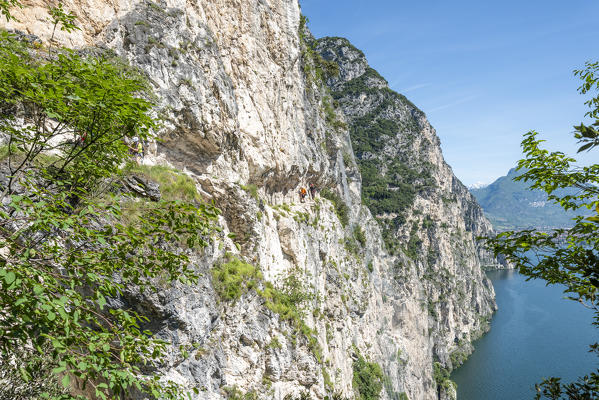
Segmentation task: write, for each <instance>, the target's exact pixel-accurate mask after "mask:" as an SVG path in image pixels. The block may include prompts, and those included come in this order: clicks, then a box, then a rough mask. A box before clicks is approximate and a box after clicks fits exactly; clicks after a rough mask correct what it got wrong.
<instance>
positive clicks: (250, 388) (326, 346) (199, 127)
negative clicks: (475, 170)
mask: <svg viewBox="0 0 599 400" xmlns="http://www.w3.org/2000/svg"><path fill="white" fill-rule="evenodd" d="M24 3H25V5H26V6H27V7H25V8H24V9H23V10H20V11H18V12H17V13H15V14H16V16H17V18H18V19H19V21H18V22H11V23H10V24H8V25H6V24H5V25H6V28H10V29H18V30H21V31H26V32H27V33H30V34H35V35H37V36H39V37H40V38H42V39H43V40H47V39H48V38H49V37H50V34H51V31H52V29H51V27H50V26H49V25H48V23H47V15H46V14H45V9H44V8H43V6H44V5H45V3H46V2H45V1H42V0H29V1H24ZM63 4H64V5H65V7H66V8H67V9H69V10H71V11H73V12H74V13H75V14H77V16H78V21H79V23H80V26H81V27H82V30H81V31H78V32H75V33H73V34H71V35H68V34H66V33H64V32H58V34H57V36H56V37H55V39H56V40H57V41H58V42H59V43H62V44H65V45H68V46H72V47H79V48H84V47H96V48H98V49H100V50H103V51H112V52H114V53H116V54H117V55H119V56H120V57H123V58H124V59H126V60H127V61H128V62H129V63H130V64H131V65H133V66H135V67H137V68H139V69H141V70H142V71H143V72H144V73H145V74H146V75H147V76H148V78H149V80H150V82H151V84H152V86H153V89H154V92H155V94H156V96H157V102H158V106H157V109H156V113H157V116H159V117H160V118H161V119H162V120H163V126H162V128H161V130H160V131H159V132H157V135H158V136H159V137H160V139H161V140H160V141H158V142H157V143H154V145H153V148H152V152H151V153H152V154H151V157H149V159H148V162H151V163H164V164H169V165H171V166H174V167H176V168H178V169H180V170H183V171H185V172H186V173H187V174H188V175H189V176H191V177H192V178H193V179H194V180H195V181H196V183H197V186H198V189H199V191H200V192H201V193H202V195H203V196H204V197H205V199H207V200H214V201H215V202H216V204H217V205H218V206H219V207H220V208H222V210H223V218H222V220H221V221H220V222H221V225H222V227H223V229H224V232H225V234H227V233H234V234H235V241H236V242H238V245H239V246H235V244H234V243H233V241H232V240H230V239H224V238H223V239H222V240H220V241H219V242H216V243H215V244H214V246H213V248H212V249H211V250H210V251H207V252H206V253H204V254H198V255H197V257H195V267H196V268H197V269H198V270H199V271H200V272H202V274H203V275H202V278H201V280H200V282H199V284H198V285H196V286H194V287H184V286H181V287H173V288H165V290H164V291H163V292H161V293H160V294H159V295H156V296H153V297H152V296H149V297H145V296H141V295H139V294H135V293H134V291H132V293H131V294H130V298H129V299H127V300H128V301H129V303H130V304H132V305H134V306H135V307H137V308H138V309H139V310H142V311H144V312H146V313H148V314H149V315H151V317H152V321H153V322H152V324H151V326H150V328H151V329H153V330H154V331H155V332H157V334H158V335H160V336H162V337H164V338H165V339H167V340H169V341H171V342H172V343H173V350H172V354H171V356H170V364H169V365H165V366H163V367H162V369H161V371H160V373H161V374H164V375H165V376H168V377H170V378H171V379H173V380H175V381H177V382H179V383H181V384H182V385H184V386H185V387H187V388H189V389H191V388H198V389H199V390H200V391H199V394H198V395H195V398H197V399H221V398H226V397H227V396H228V395H227V393H229V394H230V393H233V392H234V391H236V390H237V391H240V392H243V393H252V394H255V395H256V397H257V398H272V399H283V398H285V396H287V395H291V396H298V395H299V394H300V393H301V392H304V391H307V392H309V393H310V397H311V398H314V399H324V398H325V396H331V395H332V394H334V393H338V394H341V395H342V396H343V397H347V398H354V397H355V393H356V392H355V391H356V390H359V388H356V387H355V385H354V382H353V381H354V379H353V378H354V373H355V371H356V369H357V368H359V366H357V365H358V364H359V362H360V360H361V358H362V357H364V358H365V359H367V360H370V361H372V362H375V363H377V364H379V365H380V366H381V367H382V370H383V372H384V375H385V378H384V379H383V382H384V390H383V391H382V392H381V398H396V399H405V398H409V399H436V398H439V397H446V396H448V395H450V394H451V392H452V390H451V389H452V388H451V385H448V384H447V382H444V381H443V379H439V376H440V374H439V368H440V367H442V366H445V367H448V368H451V366H452V364H453V363H455V362H456V361H458V359H460V358H461V357H462V356H461V354H462V353H467V352H468V351H469V349H470V347H469V343H470V342H471V340H472V339H473V338H475V337H477V336H478V335H479V334H480V333H481V332H482V331H484V329H486V322H487V321H488V319H489V318H490V316H491V314H492V312H493V310H494V307H495V304H494V293H493V288H492V286H491V285H490V283H489V281H488V280H487V279H486V278H485V276H484V274H483V272H482V270H481V262H482V263H488V262H490V261H489V259H488V256H487V255H484V254H483V253H482V252H481V251H479V250H478V249H477V247H476V244H475V240H474V238H475V237H476V236H477V235H480V234H485V233H488V232H490V225H489V223H488V221H487V220H486V219H485V218H484V216H483V213H482V211H481V209H480V207H478V205H477V204H476V202H475V200H474V199H473V198H472V196H470V195H469V193H468V191H467V190H466V189H465V188H464V186H463V185H462V184H461V183H460V182H459V181H458V180H457V178H455V176H454V175H453V174H452V172H451V169H450V168H449V167H448V166H447V164H446V163H445V162H444V161H443V157H442V154H441V150H440V147H439V139H438V138H437V136H436V134H435V131H434V129H433V128H432V127H431V126H430V124H429V123H428V122H427V120H426V117H425V115H424V113H422V112H421V111H420V110H418V109H417V108H416V107H415V106H414V105H412V104H411V103H410V102H409V101H407V100H406V99H405V98H404V97H403V96H401V95H398V94H396V93H393V92H392V91H390V90H389V88H388V87H387V84H386V82H385V80H384V79H383V78H381V77H380V76H379V75H378V74H376V72H374V71H373V70H372V69H370V68H369V67H368V65H367V62H366V60H365V58H364V56H363V54H362V53H361V52H360V51H359V50H357V49H355V48H354V47H353V46H351V45H350V44H349V43H348V42H347V41H345V40H344V39H326V40H322V41H320V42H319V44H318V47H317V50H318V51H319V52H320V53H321V54H322V55H323V56H324V58H325V59H326V60H330V61H334V62H335V63H337V64H338V65H339V75H338V76H337V77H335V74H334V73H333V72H332V73H328V72H327V71H326V70H327V68H326V67H330V64H323V60H322V58H320V57H319V56H318V55H317V54H316V53H315V51H314V50H313V48H312V45H313V43H312V40H313V39H311V38H310V36H309V33H308V32H307V31H305V30H304V27H303V26H302V23H301V22H302V20H301V15H300V8H299V4H298V2H297V0H168V1H160V2H157V1H149V0H65V1H63ZM322 76H325V77H326V76H328V77H329V79H328V83H329V84H330V86H331V89H330V90H332V93H331V92H330V90H329V89H328V88H327V87H326V85H324V83H323V81H322V80H321V77H322ZM331 94H332V95H331ZM336 102H337V103H338V106H339V108H338V109H336V108H335V107H334V105H335V103H336ZM373 127H375V128H376V129H374V130H373ZM377 132H379V133H380V134H379V133H377ZM381 132H383V133H381ZM350 134H351V137H350ZM368 146H370V149H368V148H367V147H368ZM354 153H355V156H354ZM367 161H368V162H367ZM373 168H376V169H378V170H377V171H374V172H373V170H372V169H373ZM373 174H374V175H373ZM375 175H376V176H375ZM381 182H383V188H382V189H383V192H387V193H388V194H387V195H382V197H380V196H379V197H380V198H379V197H376V196H378V194H377V193H379V192H380V190H379V189H380V187H379V186H380V184H381ZM309 183H314V184H316V186H317V187H318V188H319V189H320V190H321V196H317V198H316V199H315V200H312V199H308V200H307V201H306V202H305V203H300V202H299V198H298V195H297V192H298V189H299V188H300V187H302V186H303V187H307V186H308V184H309ZM375 183H376V184H377V185H379V186H377V188H373V185H374V184H375ZM363 185H364V186H363ZM375 189H376V190H375ZM401 191H405V193H406V195H407V196H408V197H407V199H406V198H404V196H395V194H397V193H400V192H401ZM379 194H380V193H379ZM385 196H386V197H385ZM384 199H391V201H390V202H389V201H388V202H387V203H385V204H383V203H381V202H379V200H384ZM363 201H364V203H363ZM388 203H390V204H391V205H389V204H388ZM389 207H390V208H389ZM373 211H374V214H375V215H374V217H373V216H372V214H373ZM226 253H234V254H237V255H238V256H239V257H240V258H242V259H243V260H245V261H247V262H249V263H252V264H253V265H255V266H256V267H258V268H259V269H260V271H261V272H262V275H263V277H264V281H260V282H258V283H257V286H256V287H257V288H258V290H249V291H247V292H246V293H245V294H244V295H243V296H242V297H241V298H240V299H238V300H237V301H234V302H233V301H225V300H224V299H222V298H219V296H218V294H217V291H216V290H215V286H218V284H219V283H218V282H217V281H216V280H217V278H216V277H215V276H214V275H213V274H212V273H211V271H213V270H214V269H215V268H216V267H218V265H221V264H222V263H223V262H224V261H223V260H225V258H226ZM483 257H484V258H485V260H484V261H482V259H483ZM267 282H270V283H271V284H272V285H273V286H274V288H275V289H277V290H280V291H282V292H285V291H286V290H293V291H294V293H297V292H301V294H302V299H303V300H302V301H301V302H300V303H298V304H300V305H301V310H299V311H300V312H299V313H297V315H295V316H290V315H289V314H285V313H283V312H281V310H280V309H279V308H277V307H274V306H273V302H274V300H273V298H272V296H271V297H269V294H268V293H269V292H268V289H269V284H268V283H267ZM180 345H194V346H195V348H197V349H198V350H197V351H195V352H194V353H193V354H192V355H191V356H190V357H183V355H182V353H181V352H180V351H179V350H178V349H179V346H180ZM456 351H457V352H456ZM452 353H454V354H457V355H458V356H457V357H456V356H454V357H453V358H452V357H450V354H452ZM436 362H438V363H439V364H436V365H437V367H436V368H437V374H436V375H437V376H436V377H437V379H436V380H435V376H434V365H435V363H436ZM225 388H227V390H225Z"/></svg>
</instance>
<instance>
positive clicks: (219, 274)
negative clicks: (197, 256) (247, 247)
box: [212, 258, 262, 301]
mask: <svg viewBox="0 0 599 400" xmlns="http://www.w3.org/2000/svg"><path fill="white" fill-rule="evenodd" d="M261 279H262V273H261V272H260V271H258V269H257V268H256V267H254V266H253V265H251V264H247V263H245V262H243V261H241V260H239V259H238V258H232V259H231V260H230V261H228V262H226V263H223V264H219V265H217V266H215V267H214V268H213V269H212V284H213V285H214V289H215V290H216V292H217V293H218V295H219V296H220V298H221V299H223V300H229V301H236V300H238V299H239V298H240V297H241V296H242V295H243V294H245V293H247V292H248V291H249V290H251V289H254V288H255V287H256V285H257V283H258V281H259V280H261Z"/></svg>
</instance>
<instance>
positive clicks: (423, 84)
mask: <svg viewBox="0 0 599 400" xmlns="http://www.w3.org/2000/svg"><path fill="white" fill-rule="evenodd" d="M432 85H433V84H432V83H430V82H429V83H420V84H418V85H414V86H410V87H408V88H405V89H399V90H398V91H399V92H400V93H408V92H412V91H414V90H418V89H423V88H425V87H429V86H432Z"/></svg>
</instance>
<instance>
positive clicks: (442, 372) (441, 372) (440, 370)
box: [433, 362, 457, 390]
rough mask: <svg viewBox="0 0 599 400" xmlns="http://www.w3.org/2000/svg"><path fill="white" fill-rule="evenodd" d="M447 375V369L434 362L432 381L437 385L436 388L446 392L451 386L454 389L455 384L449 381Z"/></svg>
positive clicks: (448, 373)
mask: <svg viewBox="0 0 599 400" xmlns="http://www.w3.org/2000/svg"><path fill="white" fill-rule="evenodd" d="M449 375H450V371H449V369H447V368H445V367H444V366H443V365H442V364H441V363H439V362H435V363H434V364H433V379H434V380H435V382H436V383H437V386H439V387H441V388H443V389H444V390H448V389H449V388H450V387H452V386H453V387H454V388H456V387H457V385H456V383H455V382H454V381H452V380H451V379H449Z"/></svg>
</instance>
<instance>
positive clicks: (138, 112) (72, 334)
mask: <svg viewBox="0 0 599 400" xmlns="http://www.w3.org/2000/svg"><path fill="white" fill-rule="evenodd" d="M35 51H36V50H35V49H29V48H27V47H26V45H25V44H23V43H20V42H18V41H17V40H16V39H14V38H12V37H11V36H10V35H9V34H7V33H5V32H4V33H1V34H0V132H1V133H2V135H3V136H5V137H6V138H7V141H8V144H7V147H6V152H7V154H6V157H5V159H4V161H3V162H2V167H3V168H6V170H7V171H8V173H7V174H6V175H7V176H6V178H5V179H4V180H3V181H2V187H1V188H0V190H2V193H1V195H0V196H1V197H2V200H3V206H2V208H0V249H1V254H0V359H1V360H2V363H6V362H16V363H18V365H20V367H19V371H20V378H21V380H22V382H23V383H24V384H29V385H34V384H36V383H37V382H38V381H39V373H40V371H39V366H40V365H41V364H42V363H43V365H46V366H47V367H46V368H48V369H45V370H44V371H42V372H43V374H44V377H43V378H44V379H51V380H53V381H55V382H57V381H60V385H62V386H63V387H64V389H67V392H68V393H72V392H70V389H71V388H72V383H73V382H75V381H77V383H78V384H80V385H82V386H83V387H85V386H88V387H90V388H91V392H92V393H94V394H95V396H96V397H97V398H101V399H107V398H111V399H112V398H121V397H122V396H125V395H127V394H128V393H130V392H131V391H140V392H143V393H145V394H147V395H151V396H154V397H157V398H168V399H173V398H178V397H179V395H180V394H181V393H180V389H179V388H178V386H177V385H175V384H174V383H172V382H167V381H161V380H160V379H159V377H158V376H148V375H146V374H145V373H144V371H147V370H148V368H150V369H152V368H155V367H157V366H158V365H160V363H161V362H163V357H164V354H165V353H166V351H167V348H168V345H169V344H168V343H166V342H164V341H162V340H159V339H157V338H155V337H153V335H152V332H150V331H148V330H146V329H144V328H143V327H144V324H145V323H146V322H147V321H148V319H147V317H145V316H144V315H142V314H140V313H138V312H137V311H135V310H133V309H130V308H127V307H117V304H119V301H115V300H117V299H118V298H120V297H122V296H125V295H126V293H127V291H128V290H129V289H130V288H137V290H138V291H139V292H141V293H144V292H146V291H155V290H158V287H157V283H156V282H157V280H159V279H160V280H165V279H166V280H167V281H168V282H171V283H175V282H181V283H190V282H195V281H196V280H197V274H196V273H195V271H194V269H193V268H192V267H191V266H190V261H189V257H188V252H186V251H185V250H183V249H181V248H180V247H179V246H180V243H181V242H185V244H186V246H187V247H188V248H190V249H191V248H202V247H205V246H206V245H207V244H208V243H209V240H210V236H211V235H212V234H213V232H214V231H215V230H216V227H215V226H214V224H215V221H216V218H217V216H218V214H219V210H218V209H216V208H215V207H214V206H212V205H205V204H201V205H197V206H196V205H193V204H189V203H183V202H179V201H161V202H157V203H145V206H144V207H143V209H142V210H141V213H140V216H139V218H138V220H137V222H136V223H132V224H126V225H125V224H122V223H120V221H121V218H122V214H123V209H122V207H121V204H120V202H119V200H118V199H116V198H114V197H113V196H112V195H110V194H108V195H103V196H98V193H99V192H100V191H101V190H102V188H103V187H105V186H106V185H104V183H105V182H106V180H107V179H109V178H111V177H113V176H115V175H116V174H118V173H119V169H120V166H121V165H123V164H125V161H126V160H127V158H128V155H127V146H126V144H125V142H124V139H125V138H127V137H131V136H134V135H135V136H139V137H141V138H144V137H146V136H148V134H149V131H150V130H151V129H152V128H153V127H154V126H155V122H154V120H153V119H152V118H151V116H150V110H151V107H152V104H151V103H150V102H149V101H148V100H146V99H144V96H146V97H147V95H148V92H147V86H146V84H145V82H144V81H143V80H142V79H141V78H140V76H139V74H136V73H134V71H132V70H131V69H129V68H124V67H123V65H122V64H119V63H115V62H113V60H110V59H107V58H94V57H82V56H80V55H78V54H76V53H74V52H71V51H66V50H65V51H61V52H60V53H58V54H56V55H55V56H53V57H50V58H45V57H43V55H40V54H37V53H36V52H35ZM16 348H27V349H31V352H30V353H29V354H28V357H26V358H24V359H20V360H15V358H14V353H13V352H14V349H16ZM50 369H51V372H50ZM0 390H3V389H0ZM38 395H39V396H40V397H42V398H56V399H58V398H60V399H71V398H83V397H82V396H77V395H74V394H64V393H60V392H57V391H56V390H55V388H53V387H52V385H43V387H41V389H40V393H38Z"/></svg>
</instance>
